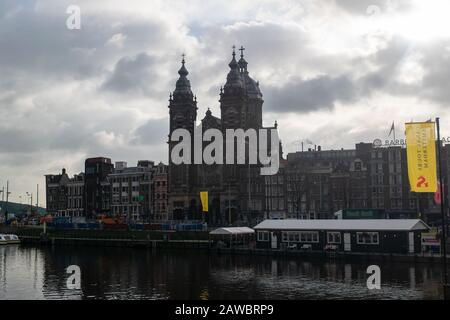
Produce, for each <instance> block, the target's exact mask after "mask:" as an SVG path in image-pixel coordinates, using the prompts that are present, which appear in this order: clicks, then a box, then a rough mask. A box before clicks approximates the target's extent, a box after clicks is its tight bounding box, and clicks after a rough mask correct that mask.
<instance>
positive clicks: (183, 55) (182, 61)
mask: <svg viewBox="0 0 450 320" xmlns="http://www.w3.org/2000/svg"><path fill="white" fill-rule="evenodd" d="M181 57H182V58H183V59H182V60H181V63H182V64H184V62H185V61H184V58H185V57H186V54H185V53H184V52H183V54H182V55H181Z"/></svg>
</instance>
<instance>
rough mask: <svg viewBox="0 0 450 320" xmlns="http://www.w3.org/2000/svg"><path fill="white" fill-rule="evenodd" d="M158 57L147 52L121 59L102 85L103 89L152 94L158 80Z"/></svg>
mask: <svg viewBox="0 0 450 320" xmlns="http://www.w3.org/2000/svg"><path fill="white" fill-rule="evenodd" d="M157 68H158V66H157V59H156V58H155V57H153V56H149V55H148V54H146V53H140V54H138V55H137V56H136V57H132V58H130V57H124V58H122V59H120V60H119V61H118V62H117V63H116V65H115V67H114V70H113V72H112V74H111V75H110V76H109V77H108V78H107V79H106V81H105V82H104V83H103V85H102V89H104V90H109V91H115V92H117V93H143V94H151V93H152V91H151V90H152V88H154V87H155V86H154V84H155V83H157V82H158V78H159V77H158V72H157Z"/></svg>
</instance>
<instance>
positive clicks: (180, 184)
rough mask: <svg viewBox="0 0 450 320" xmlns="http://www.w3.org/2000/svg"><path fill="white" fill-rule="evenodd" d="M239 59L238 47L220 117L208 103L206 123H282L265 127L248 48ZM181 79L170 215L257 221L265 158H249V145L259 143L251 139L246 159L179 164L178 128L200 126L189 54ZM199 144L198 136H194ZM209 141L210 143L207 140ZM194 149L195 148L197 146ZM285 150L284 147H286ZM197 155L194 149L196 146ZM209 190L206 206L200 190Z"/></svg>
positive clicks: (173, 107) (173, 115) (173, 125)
mask: <svg viewBox="0 0 450 320" xmlns="http://www.w3.org/2000/svg"><path fill="white" fill-rule="evenodd" d="M240 51H241V54H240V59H239V61H237V60H236V53H235V51H234V49H233V53H232V59H231V62H230V63H229V67H230V71H229V73H228V75H227V79H226V83H225V85H224V86H223V88H221V89H220V99H219V102H220V112H221V114H220V118H219V117H215V116H213V115H212V112H211V111H210V110H209V109H208V111H207V112H206V114H205V116H204V117H203V119H201V126H202V130H203V132H204V131H205V130H207V129H212V128H214V129H218V130H220V131H221V132H222V133H223V134H224V135H225V131H226V130H227V129H243V130H244V131H245V130H248V129H255V130H257V131H258V130H259V129H262V128H265V129H276V128H277V125H276V123H275V125H274V126H273V127H263V123H262V107H263V103H264V100H263V95H262V93H261V90H260V88H259V83H258V82H257V81H255V80H254V79H252V78H251V77H250V75H249V72H248V69H247V65H248V63H247V61H246V60H245V59H244V54H243V51H244V48H242V47H241V49H240ZM178 74H179V79H178V80H177V82H176V87H175V90H174V91H173V93H171V94H170V99H169V106H168V107H169V115H170V123H169V141H168V146H169V148H168V149H169V218H171V219H173V220H202V221H205V222H207V223H208V224H209V225H217V226H219V225H221V226H223V225H251V224H254V223H257V222H259V221H261V220H263V219H264V212H265V177H264V176H262V175H261V174H260V168H261V165H260V164H252V165H250V164H248V163H249V162H248V151H249V148H258V147H257V146H255V145H251V144H250V142H249V140H248V141H247V142H246V157H247V161H246V162H245V163H246V164H213V165H206V164H193V163H194V161H191V164H174V163H173V162H172V161H171V151H172V149H173V147H174V146H175V145H176V143H177V142H174V141H171V140H170V137H171V136H172V132H173V131H174V130H176V129H179V128H182V129H185V130H187V131H188V132H189V133H190V136H191V137H192V139H193V137H194V131H195V128H196V126H197V110H198V108H197V98H196V96H195V95H194V93H193V91H192V89H191V85H190V81H189V80H188V78H187V76H188V74H189V73H188V71H187V69H186V66H185V60H184V57H183V60H182V66H181V68H180V70H179V71H178ZM191 145H193V141H191ZM205 145H207V143H204V146H205ZM192 149H193V148H192ZM280 155H281V152H280ZM190 157H191V159H193V157H194V155H193V152H191V155H190ZM201 191H208V198H209V201H208V202H209V211H208V212H207V213H204V212H202V207H201V202H200V192H201Z"/></svg>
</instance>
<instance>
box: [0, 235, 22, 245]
mask: <svg viewBox="0 0 450 320" xmlns="http://www.w3.org/2000/svg"><path fill="white" fill-rule="evenodd" d="M17 243H20V239H19V237H18V236H16V235H15V234H0V244H17Z"/></svg>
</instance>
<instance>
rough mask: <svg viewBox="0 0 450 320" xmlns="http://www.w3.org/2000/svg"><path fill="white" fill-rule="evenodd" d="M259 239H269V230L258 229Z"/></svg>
mask: <svg viewBox="0 0 450 320" xmlns="http://www.w3.org/2000/svg"><path fill="white" fill-rule="evenodd" d="M257 234H258V241H269V232H268V231H258V232H257Z"/></svg>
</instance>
